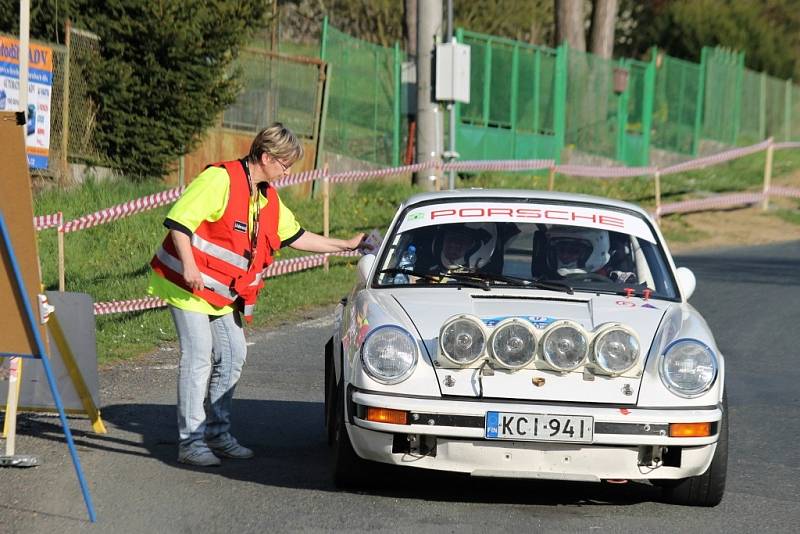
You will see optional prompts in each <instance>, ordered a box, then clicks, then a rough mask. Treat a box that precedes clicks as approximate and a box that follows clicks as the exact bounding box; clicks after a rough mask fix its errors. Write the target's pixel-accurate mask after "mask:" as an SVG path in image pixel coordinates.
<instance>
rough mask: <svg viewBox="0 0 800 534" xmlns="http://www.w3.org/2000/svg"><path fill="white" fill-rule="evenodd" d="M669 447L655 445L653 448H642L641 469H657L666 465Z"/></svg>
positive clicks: (640, 454)
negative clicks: (665, 456)
mask: <svg viewBox="0 0 800 534" xmlns="http://www.w3.org/2000/svg"><path fill="white" fill-rule="evenodd" d="M666 453H667V447H664V446H661V445H654V446H652V447H641V448H640V449H639V467H646V468H648V469H657V468H659V467H661V466H662V465H664V455H665V454H666Z"/></svg>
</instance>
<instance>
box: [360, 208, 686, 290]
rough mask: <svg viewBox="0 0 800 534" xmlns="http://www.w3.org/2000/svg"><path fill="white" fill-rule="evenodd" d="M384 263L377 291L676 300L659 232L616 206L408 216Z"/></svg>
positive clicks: (427, 211) (413, 212)
mask: <svg viewBox="0 0 800 534" xmlns="http://www.w3.org/2000/svg"><path fill="white" fill-rule="evenodd" d="M388 239H389V246H388V247H387V248H386V249H385V250H384V253H383V256H382V257H381V259H380V263H379V265H380V267H379V269H378V274H377V277H376V280H375V284H376V285H377V286H380V287H388V286H392V287H397V286H417V287H418V286H425V285H426V286H437V287H446V285H461V286H467V287H477V288H480V289H484V290H487V291H488V290H491V288H494V287H508V286H515V287H521V288H524V287H530V288H535V289H546V290H553V291H564V292H567V293H573V292H580V291H590V292H595V293H612V294H626V293H627V294H633V295H643V296H646V297H652V298H664V299H670V300H674V299H677V298H678V297H677V291H676V289H675V285H674V281H673V278H672V275H671V274H670V269H669V267H668V265H667V263H666V261H665V259H664V253H663V251H662V250H661V248H660V247H659V245H658V243H657V240H656V238H655V236H654V235H653V233H652V230H651V229H650V227H649V225H648V224H647V223H646V221H645V220H644V219H643V218H641V217H639V216H638V215H636V214H634V213H631V212H628V211H623V210H615V209H612V208H594V207H586V206H565V205H550V204H531V203H528V202H524V203H523V202H514V201H491V202H488V203H487V202H449V203H440V204H432V205H425V206H422V207H414V208H411V209H409V210H407V211H406V212H405V213H404V219H402V220H399V221H398V223H397V224H396V225H395V227H394V232H393V233H392V234H391V235H390V236H389V237H388Z"/></svg>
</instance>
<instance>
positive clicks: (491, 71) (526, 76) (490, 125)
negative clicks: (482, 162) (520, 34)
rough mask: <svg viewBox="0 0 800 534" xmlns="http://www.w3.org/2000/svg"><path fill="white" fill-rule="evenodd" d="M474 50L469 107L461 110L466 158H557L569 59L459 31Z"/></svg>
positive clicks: (461, 106) (539, 48)
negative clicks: (567, 61) (567, 60)
mask: <svg viewBox="0 0 800 534" xmlns="http://www.w3.org/2000/svg"><path fill="white" fill-rule="evenodd" d="M457 39H458V40H459V41H460V42H463V43H466V44H468V45H470V47H471V50H470V75H471V76H470V102H469V103H468V104H457V105H456V118H457V123H456V124H457V127H456V136H457V140H456V145H457V147H458V152H459V154H460V155H461V158H462V159H535V158H555V157H557V155H558V154H559V153H560V150H561V147H562V146H563V143H564V105H565V94H564V87H566V85H565V82H566V75H567V72H566V55H565V54H564V53H563V51H561V52H559V51H558V50H554V49H552V48H547V47H543V46H534V45H530V44H527V43H522V42H519V41H513V40H510V39H504V38H500V37H494V36H490V35H483V34H479V33H474V32H468V31H464V30H462V29H459V30H458V32H457Z"/></svg>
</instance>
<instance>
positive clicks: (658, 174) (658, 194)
mask: <svg viewBox="0 0 800 534" xmlns="http://www.w3.org/2000/svg"><path fill="white" fill-rule="evenodd" d="M653 177H654V178H655V180H654V182H655V196H656V223H661V171H656V173H655V175H654V176H653Z"/></svg>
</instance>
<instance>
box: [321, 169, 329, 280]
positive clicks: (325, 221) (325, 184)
mask: <svg viewBox="0 0 800 534" xmlns="http://www.w3.org/2000/svg"><path fill="white" fill-rule="evenodd" d="M330 233H331V182H330V175H329V174H328V164H327V163H326V164H325V166H324V167H323V168H322V235H324V236H325V237H330ZM328 269H329V265H328V256H327V255H326V256H325V272H326V273H327V272H328Z"/></svg>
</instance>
